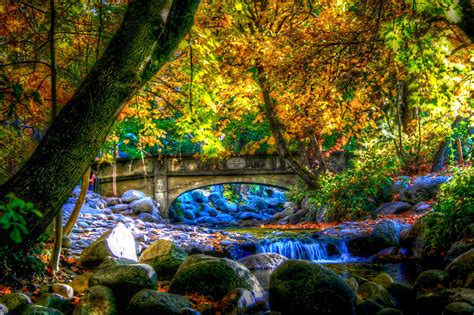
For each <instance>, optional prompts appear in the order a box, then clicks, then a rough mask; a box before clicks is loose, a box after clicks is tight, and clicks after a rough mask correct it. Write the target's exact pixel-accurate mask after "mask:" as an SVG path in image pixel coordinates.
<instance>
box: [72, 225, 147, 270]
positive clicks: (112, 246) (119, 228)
mask: <svg viewBox="0 0 474 315" xmlns="http://www.w3.org/2000/svg"><path fill="white" fill-rule="evenodd" d="M107 256H113V257H119V258H122V257H123V258H128V259H131V260H134V261H137V260H138V258H137V253H136V249H135V239H134V238H133V235H132V232H130V231H129V230H128V229H127V228H126V227H125V225H123V224H122V223H118V224H117V225H116V226H115V227H114V228H113V229H111V230H109V231H108V232H106V233H105V234H104V235H102V236H101V237H99V238H98V239H97V240H96V241H95V242H94V243H92V244H91V245H90V246H89V247H87V248H86V249H84V251H83V252H82V253H81V258H80V261H81V264H82V265H84V266H97V265H99V264H100V263H101V262H102V261H103V260H104V258H105V257H107Z"/></svg>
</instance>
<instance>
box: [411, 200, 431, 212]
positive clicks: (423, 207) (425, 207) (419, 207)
mask: <svg viewBox="0 0 474 315" xmlns="http://www.w3.org/2000/svg"><path fill="white" fill-rule="evenodd" d="M429 210H431V206H430V205H429V204H427V203H424V202H423V201H420V202H418V203H417V204H416V205H414V206H413V207H412V208H411V210H410V212H412V213H415V214H420V213H425V212H428V211H429Z"/></svg>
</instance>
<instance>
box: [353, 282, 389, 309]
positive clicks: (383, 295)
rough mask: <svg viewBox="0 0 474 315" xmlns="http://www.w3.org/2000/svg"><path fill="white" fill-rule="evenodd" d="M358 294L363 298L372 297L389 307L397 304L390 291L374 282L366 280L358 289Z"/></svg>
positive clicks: (373, 299)
mask: <svg viewBox="0 0 474 315" xmlns="http://www.w3.org/2000/svg"><path fill="white" fill-rule="evenodd" d="M357 295H358V296H360V297H361V298H362V299H363V300H365V299H371V300H372V301H374V302H376V303H378V304H380V305H382V306H384V307H387V308H390V307H394V306H395V303H394V301H393V299H392V297H391V296H390V294H389V293H388V291H387V290H386V289H385V288H384V287H383V286H381V285H379V284H377V283H374V282H365V283H363V284H361V286H360V287H359V290H357Z"/></svg>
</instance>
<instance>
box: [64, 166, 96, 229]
mask: <svg viewBox="0 0 474 315" xmlns="http://www.w3.org/2000/svg"><path fill="white" fill-rule="evenodd" d="M90 176H91V168H90V167H89V168H88V169H87V171H86V172H85V173H84V175H83V176H82V184H81V192H80V193H79V196H78V197H77V201H76V204H75V205H74V209H72V212H71V216H70V217H69V219H68V220H67V222H66V225H65V226H64V229H63V234H64V235H69V233H71V231H72V228H73V227H74V224H76V221H77V218H78V217H79V213H81V208H82V205H83V204H84V200H85V199H86V195H87V189H88V188H89V178H90Z"/></svg>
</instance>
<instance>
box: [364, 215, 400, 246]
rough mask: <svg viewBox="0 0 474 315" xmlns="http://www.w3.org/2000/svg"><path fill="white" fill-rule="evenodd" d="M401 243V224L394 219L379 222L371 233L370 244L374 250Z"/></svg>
mask: <svg viewBox="0 0 474 315" xmlns="http://www.w3.org/2000/svg"><path fill="white" fill-rule="evenodd" d="M399 244H400V226H399V224H398V223H397V222H395V221H393V220H383V221H381V222H379V223H377V224H376V225H375V227H374V229H373V230H372V232H371V233H370V246H371V247H372V248H373V249H374V251H380V250H382V249H384V248H387V247H391V246H399Z"/></svg>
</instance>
